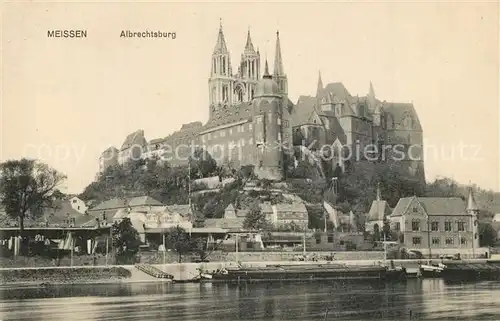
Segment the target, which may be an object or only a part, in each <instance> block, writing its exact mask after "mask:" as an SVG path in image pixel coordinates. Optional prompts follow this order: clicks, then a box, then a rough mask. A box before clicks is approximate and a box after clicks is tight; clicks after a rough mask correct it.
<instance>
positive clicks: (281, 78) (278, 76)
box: [273, 31, 288, 97]
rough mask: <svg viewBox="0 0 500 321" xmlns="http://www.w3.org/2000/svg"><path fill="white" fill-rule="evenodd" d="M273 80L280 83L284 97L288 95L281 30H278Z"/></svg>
mask: <svg viewBox="0 0 500 321" xmlns="http://www.w3.org/2000/svg"><path fill="white" fill-rule="evenodd" d="M273 80H274V81H275V82H276V84H278V88H279V91H280V93H281V94H282V96H283V97H287V96H288V78H287V76H286V74H285V69H284V68H283V59H282V58H281V44H280V32H279V31H277V32H276V52H275V56H274V73H273Z"/></svg>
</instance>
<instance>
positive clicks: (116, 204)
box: [89, 198, 128, 212]
mask: <svg viewBox="0 0 500 321" xmlns="http://www.w3.org/2000/svg"><path fill="white" fill-rule="evenodd" d="M127 205H128V201H127V200H126V199H122V198H113V199H110V200H107V201H104V202H102V203H100V204H98V205H97V206H95V207H93V208H91V209H89V211H91V212H94V211H105V210H110V209H119V208H125V207H127Z"/></svg>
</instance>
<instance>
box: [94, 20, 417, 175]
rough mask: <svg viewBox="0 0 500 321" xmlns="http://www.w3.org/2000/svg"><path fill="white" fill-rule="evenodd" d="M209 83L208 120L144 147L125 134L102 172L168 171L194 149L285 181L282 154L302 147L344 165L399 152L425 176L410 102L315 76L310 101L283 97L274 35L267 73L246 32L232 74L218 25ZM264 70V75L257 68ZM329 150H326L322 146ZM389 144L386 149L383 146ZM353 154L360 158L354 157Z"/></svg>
mask: <svg viewBox="0 0 500 321" xmlns="http://www.w3.org/2000/svg"><path fill="white" fill-rule="evenodd" d="M210 62H211V71H210V76H209V79H208V89H209V102H208V107H209V120H208V121H207V123H206V124H202V123H201V122H199V121H197V122H192V123H189V124H185V125H182V127H181V129H180V130H179V131H176V132H174V133H172V134H170V135H168V136H166V137H164V138H157V139H153V140H151V141H149V142H148V141H147V140H146V139H145V136H144V131H143V130H138V131H136V132H134V133H131V134H130V135H129V136H127V138H126V139H125V142H124V143H123V145H122V146H121V148H120V149H117V148H115V147H110V148H108V149H107V150H106V151H104V152H103V153H102V155H101V158H100V171H101V172H102V171H104V169H106V168H107V167H108V166H110V165H113V164H122V163H124V162H126V161H127V160H128V159H131V158H133V159H138V158H146V159H160V160H165V161H167V162H168V163H170V164H171V165H174V166H175V165H182V164H186V163H187V160H188V157H189V156H190V155H192V152H193V147H194V146H199V147H201V148H203V149H204V150H206V151H208V152H209V153H210V155H211V156H212V157H213V158H214V159H215V160H216V161H217V162H218V163H219V164H221V163H224V162H231V163H232V164H233V166H236V167H238V166H243V165H254V170H255V174H256V175H257V176H258V177H259V178H265V179H269V180H274V181H279V180H282V179H283V178H284V170H283V163H284V153H285V152H287V151H290V150H293V146H294V145H305V146H307V148H308V149H309V150H310V151H311V152H312V153H313V154H315V155H316V156H327V157H330V159H333V161H332V164H333V166H336V164H339V165H340V166H341V167H343V166H344V160H345V159H346V158H348V157H346V156H347V154H349V155H351V154H352V155H354V154H355V153H354V151H356V150H360V151H361V154H362V156H361V159H355V161H362V160H365V159H366V156H367V154H366V153H363V150H364V149H365V148H367V146H371V147H372V148H373V146H375V147H379V149H378V150H377V152H376V153H377V157H380V156H381V152H382V150H387V151H388V153H387V154H385V157H390V155H392V154H391V153H394V150H395V149H394V148H391V146H398V147H397V148H398V151H399V153H400V154H398V155H404V157H403V158H401V159H399V160H402V161H404V162H405V163H404V164H405V166H406V168H407V169H408V171H409V173H411V174H412V175H416V176H419V175H423V159H422V150H423V138H422V127H421V125H420V121H419V118H418V115H417V113H416V111H415V108H414V106H413V104H410V103H397V102H387V101H381V100H379V99H378V98H377V97H376V95H375V90H374V88H373V86H372V84H371V83H370V86H369V93H368V94H367V95H366V96H363V97H360V96H353V95H351V94H350V93H349V91H348V90H347V89H346V88H345V87H344V85H343V84H342V83H329V84H327V85H326V86H325V85H323V82H322V79H321V74H319V77H318V84H317V91H316V95H315V96H306V95H303V96H300V97H299V99H298V101H297V103H293V102H292V101H291V100H290V99H289V97H288V77H287V74H286V73H285V68H284V65H285V64H284V60H283V57H282V53H281V45H280V37H279V32H277V33H276V49H275V56H274V64H273V66H272V67H273V69H272V70H270V69H269V65H268V62H267V59H266V60H265V62H264V66H263V68H262V66H261V57H260V53H259V50H255V47H254V45H253V42H252V38H251V35H250V31H248V34H247V39H246V45H245V48H244V49H243V53H242V54H241V59H240V63H239V65H238V68H237V70H236V72H234V70H233V67H232V62H231V54H230V52H229V50H228V48H227V45H226V40H225V37H224V32H223V28H222V25H221V26H220V28H219V32H218V36H217V41H216V44H215V47H214V50H213V53H212V57H211V60H210ZM262 69H263V70H262ZM324 146H328V148H324ZM387 146H389V147H387ZM358 154H359V153H358Z"/></svg>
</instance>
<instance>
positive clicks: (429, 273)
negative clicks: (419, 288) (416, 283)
mask: <svg viewBox="0 0 500 321" xmlns="http://www.w3.org/2000/svg"><path fill="white" fill-rule="evenodd" d="M445 269H446V265H444V264H443V263H439V264H421V265H420V267H419V272H420V277H423V278H440V277H441V276H442V273H443V271H444V270H445Z"/></svg>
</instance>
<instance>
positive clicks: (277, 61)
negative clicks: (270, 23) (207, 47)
mask: <svg viewBox="0 0 500 321" xmlns="http://www.w3.org/2000/svg"><path fill="white" fill-rule="evenodd" d="M213 54H214V55H218V54H227V55H229V52H228V50H227V45H226V39H225V38H224V32H223V30H222V19H221V22H220V26H219V34H218V36H217V42H216V43H215V48H214V53H213ZM243 54H244V55H255V54H257V55H258V54H259V50H257V52H255V48H254V46H253V43H252V37H251V36H250V28H248V32H247V41H246V44H245V49H244V52H243ZM266 66H267V59H266ZM266 69H268V67H267V68H266ZM267 74H268V75H269V71H267ZM284 75H285V71H284V68H283V59H282V57H281V44H280V38H279V31H277V32H276V53H275V57H274V76H275V77H276V76H284Z"/></svg>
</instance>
